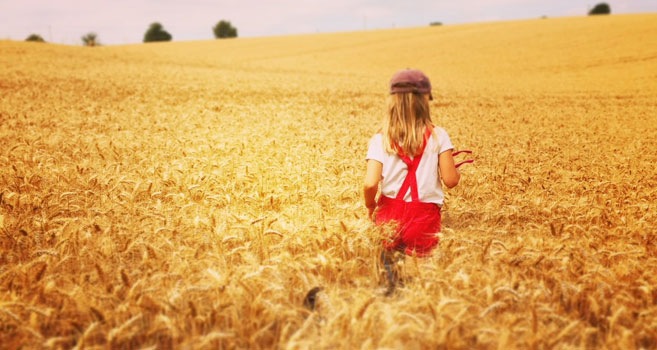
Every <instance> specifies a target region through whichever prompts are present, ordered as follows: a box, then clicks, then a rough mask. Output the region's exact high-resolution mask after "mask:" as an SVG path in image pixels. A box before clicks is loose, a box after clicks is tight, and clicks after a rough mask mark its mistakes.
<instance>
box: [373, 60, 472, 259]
mask: <svg viewBox="0 0 657 350" xmlns="http://www.w3.org/2000/svg"><path fill="white" fill-rule="evenodd" d="M432 99H433V97H432V96H431V83H430V82H429V78H427V76H426V75H424V73H422V72H421V71H418V70H411V69H407V70H402V71H399V72H397V73H395V74H394V75H393V76H392V79H391V80H390V98H389V105H388V113H387V114H386V115H385V118H384V120H383V128H382V129H381V131H380V132H379V133H377V134H376V135H374V137H372V139H371V140H370V145H369V151H368V152H367V174H366V176H365V186H364V197H365V206H366V207H367V209H368V210H369V215H370V217H371V218H373V219H374V221H375V223H376V224H377V225H382V224H384V223H388V222H390V221H395V222H396V224H397V226H396V231H395V236H394V237H393V239H392V240H389V241H387V242H384V246H385V248H386V249H387V250H388V251H395V250H396V251H403V252H405V253H406V254H407V255H418V256H427V255H429V254H430V252H431V250H432V249H433V248H434V247H435V246H436V245H437V244H438V237H437V236H436V234H437V233H438V232H440V208H441V207H442V205H443V199H444V196H443V191H442V186H441V183H440V179H441V178H442V181H443V183H444V184H445V186H447V187H449V188H452V187H454V186H456V185H457V184H458V183H459V179H460V178H461V175H460V173H459V171H458V169H456V166H455V165H454V158H453V157H452V150H453V149H454V147H453V146H452V143H451V141H450V139H449V136H447V132H446V131H445V130H444V129H442V128H439V127H434V125H433V123H432V121H431V116H430V114H429V100H432ZM379 182H381V195H380V196H379V200H378V202H377V201H375V197H376V193H377V191H378V188H379ZM374 214H375V215H374ZM385 260H387V259H386V258H385V257H384V261H385ZM386 265H387V261H386ZM386 269H388V266H386ZM388 272H390V271H388Z"/></svg>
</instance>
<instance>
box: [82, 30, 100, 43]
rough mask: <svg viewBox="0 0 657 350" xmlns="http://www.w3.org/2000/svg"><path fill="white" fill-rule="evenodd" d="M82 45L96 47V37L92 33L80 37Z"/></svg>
mask: <svg viewBox="0 0 657 350" xmlns="http://www.w3.org/2000/svg"><path fill="white" fill-rule="evenodd" d="M82 44H83V45H84V46H98V45H100V43H99V42H98V35H97V34H96V33H94V32H90V33H87V34H85V35H83V36H82Z"/></svg>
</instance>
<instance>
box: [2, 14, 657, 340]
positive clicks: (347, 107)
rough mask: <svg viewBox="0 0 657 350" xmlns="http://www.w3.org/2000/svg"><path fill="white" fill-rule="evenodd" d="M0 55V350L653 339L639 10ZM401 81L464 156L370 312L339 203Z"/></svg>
mask: <svg viewBox="0 0 657 350" xmlns="http://www.w3.org/2000/svg"><path fill="white" fill-rule="evenodd" d="M0 64H1V65H2V67H3V68H1V69H0V93H1V94H2V98H1V99H0V145H1V147H0V186H1V188H0V247H1V250H0V291H2V292H1V293H0V328H1V331H0V344H2V347H3V348H7V349H16V348H20V347H23V348H47V349H70V348H76V349H100V348H112V349H138V348H139V349H148V348H152V349H155V348H158V349H171V348H190V349H232V348H248V349H271V348H278V349H305V348H313V349H318V348H319V349H384V348H399V349H401V348H404V349H424V348H438V349H470V348H478V349H593V348H595V349H634V348H636V349H641V348H642V349H656V348H657V277H655V273H654V272H655V271H657V239H655V233H654V232H655V227H656V226H657V211H656V210H655V207H654V203H655V200H656V199H657V173H655V170H654V164H656V163H657V151H656V150H657V122H656V119H655V118H656V117H657V102H656V101H657V84H655V81H657V16H656V15H653V14H649V15H626V16H606V17H588V18H555V19H544V20H530V21H516V22H499V23H485V24H471V25H458V26H443V27H427V28H412V29H398V30H386V31H372V32H360V33H339V34H321V35H308V36H288V37H272V38H253V39H238V40H229V41H223V40H222V41H204V42H179V43H166V44H149V45H132V46H118V47H95V48H84V47H67V46H59V45H51V44H47V45H46V44H36V43H22V42H21V43H18V42H8V41H4V42H0ZM405 67H414V68H420V69H422V70H424V71H425V72H426V73H427V74H428V75H429V76H430V77H431V79H432V81H433V85H434V86H435V90H434V97H435V100H434V101H433V102H432V112H433V116H434V120H435V121H436V122H437V123H438V124H439V125H442V126H444V127H445V128H446V129H447V131H448V132H449V134H450V136H451V138H452V141H453V142H454V144H455V145H456V146H457V148H460V149H466V148H467V149H472V150H474V151H475V154H474V155H475V163H474V165H469V166H466V167H464V168H463V171H462V172H463V175H464V176H463V180H462V181H461V184H460V185H459V186H458V187H457V188H455V189H453V190H449V191H448V193H447V199H446V206H445V208H444V211H443V220H444V225H443V232H442V233H441V243H440V246H439V248H438V249H436V251H435V253H434V254H433V256H432V257H430V258H422V259H420V258H407V259H405V260H403V261H400V262H399V264H400V268H401V270H402V273H403V277H404V281H405V283H404V286H403V287H401V288H399V289H398V290H397V291H396V293H395V294H393V295H392V296H389V297H386V296H385V295H384V292H385V278H384V277H383V275H382V271H381V267H380V266H379V256H380V254H381V245H380V240H381V238H382V235H383V233H382V232H381V231H380V230H379V229H377V228H374V227H372V224H371V223H370V222H369V221H368V220H367V215H366V214H367V212H366V210H365V208H364V207H363V206H362V204H361V195H360V193H359V190H360V187H361V181H362V176H363V171H364V160H363V159H364V156H365V153H366V148H367V142H368V140H369V138H370V137H371V135H372V134H373V133H374V132H376V130H377V129H378V124H379V120H380V117H381V113H383V112H384V108H385V106H384V104H385V103H384V101H385V95H386V88H387V87H386V83H387V80H388V78H389V76H390V75H391V74H392V73H393V72H394V71H396V70H398V69H401V68H405ZM315 286H321V287H323V289H322V290H321V291H320V292H319V293H318V294H317V295H316V300H315V303H316V306H315V310H314V311H310V310H308V309H307V308H305V307H304V298H305V296H306V293H307V292H308V291H309V290H311V289H312V288H313V287H315Z"/></svg>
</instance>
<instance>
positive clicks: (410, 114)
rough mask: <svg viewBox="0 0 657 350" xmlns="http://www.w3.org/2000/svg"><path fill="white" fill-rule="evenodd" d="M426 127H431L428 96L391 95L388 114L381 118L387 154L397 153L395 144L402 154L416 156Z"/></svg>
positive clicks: (422, 142)
mask: <svg viewBox="0 0 657 350" xmlns="http://www.w3.org/2000/svg"><path fill="white" fill-rule="evenodd" d="M428 126H433V122H432V121H431V114H430V113H429V98H428V96H425V95H422V94H416V93H412V92H403V93H397V94H391V95H390V98H389V99H388V113H386V114H385V118H383V128H382V131H383V146H384V149H385V150H386V152H388V153H397V149H395V147H394V144H395V143H396V144H397V145H399V148H401V150H402V151H403V152H404V154H406V155H408V156H414V155H416V154H418V153H419V152H420V151H421V149H420V148H422V145H423V144H424V133H425V131H426V128H427V127H428Z"/></svg>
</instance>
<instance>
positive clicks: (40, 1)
mask: <svg viewBox="0 0 657 350" xmlns="http://www.w3.org/2000/svg"><path fill="white" fill-rule="evenodd" d="M598 2H600V1H592V0H525V1H523V0H460V1H459V0H409V1H400V0H305V1H302V0H279V1H257V0H240V1H227V0H214V1H213V0H187V1H182V0H112V1H109V0H61V1H58V0H0V39H11V40H24V39H25V38H27V36H28V35H30V34H31V33H36V34H39V35H41V36H42V37H43V38H44V39H45V40H46V41H49V42H55V43H60V44H69V45H80V44H81V43H82V41H81V40H80V37H81V36H82V35H84V34H86V33H88V32H95V33H97V34H98V39H99V41H100V42H101V43H102V44H104V45H113V44H131V43H140V42H141V41H142V39H143V36H144V32H145V31H146V29H147V28H148V26H149V24H150V23H152V22H160V23H162V25H163V26H164V29H165V30H166V31H168V32H169V33H171V35H173V40H174V41H182V40H208V39H213V34H212V27H213V26H214V25H215V24H216V23H217V22H218V21H219V20H222V19H224V20H228V21H230V22H231V23H232V24H233V25H234V26H235V27H237V30H238V35H239V37H259V36H272V35H287V34H309V33H327V32H340V31H355V30H364V29H367V30H371V29H383V28H401V27H415V26H425V25H428V24H429V23H430V22H433V21H439V22H442V23H443V24H457V23H468V22H484V21H499V20H513V19H527V18H538V17H541V16H543V15H545V16H548V17H562V16H580V15H586V13H587V12H588V10H589V9H590V8H591V7H593V6H594V5H595V4H596V3H598ZM606 2H607V3H608V4H609V5H610V6H611V12H612V14H620V13H645V12H653V13H657V0H614V1H606Z"/></svg>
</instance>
